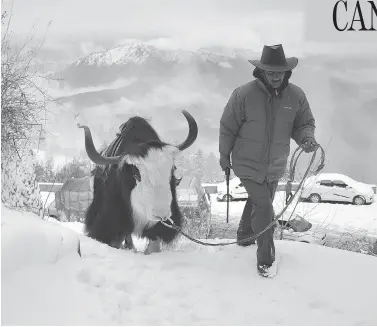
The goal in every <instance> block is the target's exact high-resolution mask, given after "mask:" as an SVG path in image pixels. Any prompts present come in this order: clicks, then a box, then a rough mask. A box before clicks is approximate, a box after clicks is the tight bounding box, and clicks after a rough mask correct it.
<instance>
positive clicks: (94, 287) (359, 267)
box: [2, 203, 377, 325]
mask: <svg viewBox="0 0 377 327" xmlns="http://www.w3.org/2000/svg"><path fill="white" fill-rule="evenodd" d="M233 204H234V203H232V204H231V208H232V207H233V208H234V206H233ZM2 218H3V221H5V222H6V224H5V225H3V226H2V238H3V239H4V238H5V239H6V240H8V243H7V242H5V244H9V245H10V242H12V243H13V244H12V245H13V246H16V245H17V247H16V248H13V247H12V246H4V245H3V246H2V256H3V257H4V256H5V257H6V258H8V259H7V260H8V267H9V263H10V261H11V258H14V260H15V261H18V262H19V260H20V259H23V260H24V261H23V265H22V267H21V266H20V265H19V266H18V269H17V270H15V269H12V274H7V275H4V274H3V276H2V324H5V325H10V324H12V325H14V324H19V325H84V324H85V325H136V324H137V325H140V324H141V325H183V324H184V325H208V324H210V325H251V324H252V325H283V324H284V325H308V324H310V325H322V324H325V325H334V324H336V325H376V324H377V316H376V314H375V308H376V307H377V293H376V292H375V291H374V290H373V289H372V288H371V285H375V278H376V277H375V276H376V274H377V260H376V258H375V257H373V256H367V255H363V254H359V253H353V252H349V251H342V250H338V249H332V248H327V247H323V246H317V245H311V244H302V243H299V242H292V241H276V249H277V252H278V253H279V257H280V262H279V268H278V275H277V276H276V277H275V278H274V279H264V278H262V277H260V276H259V275H258V274H257V271H256V255H255V251H256V247H255V246H250V247H247V248H243V247H238V246H236V245H231V246H226V247H205V246H201V245H198V244H196V243H192V242H189V241H184V242H183V241H182V242H178V243H177V244H176V245H175V246H174V247H170V248H167V249H166V248H163V252H161V253H156V254H152V255H149V256H145V255H143V254H140V253H133V252H131V251H125V250H116V249H113V248H110V247H108V246H106V245H104V244H100V243H98V242H95V241H94V240H91V239H89V238H87V237H86V236H84V235H80V238H81V253H82V257H81V258H80V257H79V256H78V255H73V253H72V255H65V256H64V257H61V258H60V260H58V261H56V260H51V259H52V258H53V256H52V255H48V252H53V251H47V249H51V248H55V246H56V244H54V243H55V238H53V237H47V235H51V234H54V233H55V231H57V230H59V232H60V231H61V230H62V229H66V231H67V233H69V232H71V231H72V230H76V231H77V232H78V233H82V224H80V223H59V222H57V221H56V222H55V223H53V222H49V221H43V220H39V221H38V223H37V218H35V217H34V218H33V217H32V216H31V214H24V215H22V216H21V215H19V214H18V213H17V212H14V211H11V210H8V209H4V208H3V212H2ZM27 220H28V221H27ZM7 225H8V227H7ZM11 225H13V228H11ZM61 225H62V226H61ZM63 226H65V227H63ZM57 227H60V228H59V229H57ZM22 228H24V232H21V231H22ZM15 231H17V232H15ZM36 231H39V232H40V235H41V236H42V235H44V237H42V240H38V238H37V237H35V236H34V238H32V239H30V238H29V235H28V234H32V235H37V233H34V232H36ZM50 231H51V232H50ZM47 232H48V233H47ZM76 235H79V234H76ZM209 241H210V242H216V241H218V240H209ZM224 241H229V240H224ZM47 242H51V244H52V245H53V246H48V245H47ZM41 243H43V245H44V248H42V247H41ZM3 244H4V243H3ZM140 244H141V243H137V244H136V246H138V247H140V246H141V245H140ZM21 248H23V249H24V251H25V252H27V253H28V256H27V255H25V256H23V257H22V258H21V256H20V255H19V254H20V251H17V250H18V249H21ZM71 252H73V249H72V251H71ZM36 254H38V256H41V255H44V259H45V260H39V261H37V260H35V261H34V262H33V264H30V263H31V262H30V261H32V260H28V257H33V256H35V255H36ZM2 260H4V259H2ZM2 263H3V265H4V261H3V262H2ZM8 271H10V269H9V268H8Z"/></svg>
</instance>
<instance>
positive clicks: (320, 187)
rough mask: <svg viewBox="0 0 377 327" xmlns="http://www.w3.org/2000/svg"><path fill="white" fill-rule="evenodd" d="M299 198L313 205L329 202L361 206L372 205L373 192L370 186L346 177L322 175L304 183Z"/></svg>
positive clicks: (310, 178)
mask: <svg viewBox="0 0 377 327" xmlns="http://www.w3.org/2000/svg"><path fill="white" fill-rule="evenodd" d="M301 198H302V199H304V200H309V201H310V202H313V203H318V202H321V201H329V202H348V203H353V204H355V205H363V204H370V203H373V201H374V191H373V188H372V187H371V186H370V185H368V184H364V183H361V182H357V181H355V180H354V179H352V178H350V177H348V176H346V175H343V174H329V173H323V174H319V175H317V176H311V177H309V178H308V179H307V180H306V181H305V183H304V187H303V189H302V193H301Z"/></svg>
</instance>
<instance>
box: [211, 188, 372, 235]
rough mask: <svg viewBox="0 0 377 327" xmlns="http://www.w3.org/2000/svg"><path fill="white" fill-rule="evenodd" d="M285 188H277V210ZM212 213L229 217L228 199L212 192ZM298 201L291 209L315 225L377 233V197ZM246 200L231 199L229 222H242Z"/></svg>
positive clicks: (280, 205) (362, 233)
mask: <svg viewBox="0 0 377 327" xmlns="http://www.w3.org/2000/svg"><path fill="white" fill-rule="evenodd" d="M284 201H285V192H277V193H276V196H275V200H274V207H275V211H276V213H279V212H280V211H281V210H282V209H283V206H284V204H285V203H284ZM211 203H212V214H213V218H214V219H221V220H224V221H225V220H226V202H218V201H217V200H216V195H212V196H211ZM295 204H296V202H295V201H294V202H293V203H292V204H291V205H290V206H289V209H290V210H292V209H295V212H296V213H297V214H300V215H301V216H303V217H304V218H305V219H306V220H308V221H310V222H311V223H312V224H313V225H316V226H320V227H322V228H324V229H326V230H328V231H332V230H334V231H338V232H348V233H355V234H359V235H365V236H373V237H377V200H375V202H374V203H373V204H371V205H363V206H355V205H351V204H333V203H318V204H314V203H308V202H299V203H298V204H297V207H296V208H294V206H295ZM244 206H245V201H233V202H230V203H229V222H230V223H232V222H233V223H237V224H238V222H239V220H240V218H241V215H242V211H243V209H244Z"/></svg>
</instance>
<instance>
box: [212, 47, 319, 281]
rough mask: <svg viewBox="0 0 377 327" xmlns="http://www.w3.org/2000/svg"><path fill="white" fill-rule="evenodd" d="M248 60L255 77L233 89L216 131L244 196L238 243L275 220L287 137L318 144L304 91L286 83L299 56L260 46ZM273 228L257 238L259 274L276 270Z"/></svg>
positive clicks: (225, 163) (309, 146) (308, 148)
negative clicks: (256, 57)
mask: <svg viewBox="0 0 377 327" xmlns="http://www.w3.org/2000/svg"><path fill="white" fill-rule="evenodd" d="M249 62H250V63H251V64H253V65H254V66H255V69H254V72H253V76H254V77H255V78H256V79H255V80H252V81H250V82H248V83H246V84H244V85H241V86H239V87H237V88H236V89H235V90H234V91H233V93H232V95H231V96H230V99H229V101H228V103H227V104H226V106H225V108H224V112H223V114H222V117H221V120H220V136H219V152H220V166H221V168H222V169H223V170H227V169H233V171H234V174H235V175H236V176H237V177H239V178H240V180H241V182H242V183H243V185H244V187H245V189H246V190H247V192H248V195H249V198H248V202H247V205H246V206H245V210H244V214H243V217H242V219H241V222H240V225H239V228H238V231H237V241H238V243H239V244H240V245H243V244H242V243H241V241H242V239H245V238H247V237H250V236H251V235H253V234H254V233H255V234H258V233H259V232H261V231H263V230H264V229H265V228H266V227H267V226H268V225H269V224H270V223H271V221H272V220H273V219H274V210H273V206H272V202H273V199H274V196H275V191H276V187H277V184H278V181H279V179H280V178H281V177H283V175H284V172H285V169H286V165H287V159H288V156H289V152H290V139H291V138H293V139H294V140H295V142H296V143H297V144H298V145H299V146H302V147H303V148H304V150H305V152H307V153H309V152H312V151H314V150H315V148H316V146H317V142H316V140H315V137H314V130H315V120H314V118H313V115H312V112H311V109H310V106H309V103H308V100H307V98H306V95H305V93H304V92H303V91H302V90H301V88H299V87H298V86H296V85H294V84H292V83H290V82H289V78H290V77H291V75H292V70H293V69H294V68H295V67H296V66H297V64H298V59H297V58H294V57H292V58H286V57H285V54H284V50H283V46H282V45H281V44H279V45H274V46H264V48H263V52H262V56H261V59H260V60H249ZM230 159H232V164H231V160H230ZM250 212H251V214H250ZM273 226H274V225H273ZM273 233H274V227H271V228H270V229H268V230H267V231H266V232H264V233H263V234H262V235H260V236H259V237H258V238H257V270H258V273H259V274H260V275H261V276H264V277H271V276H273V275H274V274H275V272H276V269H275V268H276V265H273V263H274V262H275V246H274V241H273ZM251 243H252V242H248V243H247V244H246V245H250V244H251Z"/></svg>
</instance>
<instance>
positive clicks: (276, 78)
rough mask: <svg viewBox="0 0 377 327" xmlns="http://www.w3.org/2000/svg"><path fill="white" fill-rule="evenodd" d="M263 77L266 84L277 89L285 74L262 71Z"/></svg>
mask: <svg viewBox="0 0 377 327" xmlns="http://www.w3.org/2000/svg"><path fill="white" fill-rule="evenodd" d="M264 76H266V80H267V82H268V84H270V85H271V87H273V88H274V89H277V88H279V87H280V85H281V83H283V80H284V76H285V72H270V71H264Z"/></svg>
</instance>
